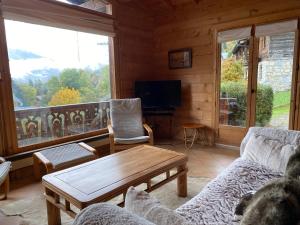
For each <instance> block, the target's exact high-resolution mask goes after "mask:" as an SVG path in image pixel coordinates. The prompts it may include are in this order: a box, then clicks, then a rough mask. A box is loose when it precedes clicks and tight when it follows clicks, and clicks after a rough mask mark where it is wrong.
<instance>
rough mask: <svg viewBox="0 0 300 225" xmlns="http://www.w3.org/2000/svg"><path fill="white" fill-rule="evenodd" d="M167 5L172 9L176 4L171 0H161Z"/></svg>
mask: <svg viewBox="0 0 300 225" xmlns="http://www.w3.org/2000/svg"><path fill="white" fill-rule="evenodd" d="M163 1H164V2H165V3H166V4H167V5H168V6H170V7H171V8H172V9H175V8H176V6H175V4H174V3H173V2H172V0H163Z"/></svg>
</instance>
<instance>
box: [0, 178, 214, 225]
mask: <svg viewBox="0 0 300 225" xmlns="http://www.w3.org/2000/svg"><path fill="white" fill-rule="evenodd" d="M209 181H210V179H209V178H193V177H188V196H187V197H186V198H180V197H178V196H177V181H176V180H173V181H172V182H170V183H167V184H165V185H164V186H162V187H160V188H158V189H156V190H155V191H153V192H151V195H153V196H155V197H156V198H157V199H159V200H160V202H161V203H162V204H163V205H165V206H167V207H168V208H170V209H176V208H178V207H179V206H180V205H182V204H184V203H185V202H187V201H188V200H190V199H191V198H192V197H194V196H195V195H197V194H198V193H199V192H200V191H201V190H202V188H203V187H204V186H205V185H206V184H207V183H208V182H209ZM139 188H143V187H142V186H141V187H139ZM120 198H121V197H117V198H115V199H113V200H111V201H110V202H111V203H112V204H115V203H117V202H118V201H120ZM0 209H1V211H2V212H3V213H4V214H6V215H17V216H19V217H21V218H22V219H23V220H24V222H26V223H23V224H28V225H47V211H46V204H45V200H44V197H43V195H42V193H41V194H39V195H37V196H36V197H34V198H28V199H22V200H19V201H14V202H11V203H8V204H5V205H1V206H0ZM61 217H62V224H63V225H71V224H72V222H73V219H72V218H71V217H69V216H68V215H66V214H65V213H63V212H62V213H61Z"/></svg>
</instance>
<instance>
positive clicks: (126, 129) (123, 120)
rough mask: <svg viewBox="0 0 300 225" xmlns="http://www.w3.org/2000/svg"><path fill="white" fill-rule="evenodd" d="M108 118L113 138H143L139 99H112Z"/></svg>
mask: <svg viewBox="0 0 300 225" xmlns="http://www.w3.org/2000/svg"><path fill="white" fill-rule="evenodd" d="M110 118H111V125H112V129H113V131H114V136H115V138H134V137H140V136H144V135H145V133H144V128H143V121H142V107H141V99H139V98H134V99H112V100H111V101H110Z"/></svg>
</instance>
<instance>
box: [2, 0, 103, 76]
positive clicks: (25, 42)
mask: <svg viewBox="0 0 300 225" xmlns="http://www.w3.org/2000/svg"><path fill="white" fill-rule="evenodd" d="M60 1H64V0H60ZM5 28H6V37H7V45H8V48H9V49H20V50H25V51H28V52H32V53H34V54H37V55H40V56H42V58H41V59H30V60H10V69H11V74H12V77H22V76H24V75H26V73H29V72H30V71H31V70H34V69H43V68H59V69H63V68H85V67H87V66H89V67H92V68H95V67H96V66H97V65H99V64H102V65H103V64H108V63H109V52H108V45H106V44H105V43H107V42H108V38H107V37H105V36H101V35H96V34H89V33H82V32H76V31H71V30H64V29H59V28H53V27H47V26H40V25H33V24H29V23H23V22H16V21H9V20H6V21H5Z"/></svg>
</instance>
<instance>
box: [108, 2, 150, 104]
mask: <svg viewBox="0 0 300 225" xmlns="http://www.w3.org/2000/svg"><path fill="white" fill-rule="evenodd" d="M114 7H115V10H116V14H115V16H116V30H117V36H118V42H119V45H118V58H119V62H118V64H119V65H118V69H119V71H118V75H117V76H116V83H118V85H119V95H118V97H119V98H128V97H133V96H134V81H136V80H141V79H148V78H150V77H151V75H152V74H153V71H154V68H153V67H154V65H153V46H154V41H153V29H154V21H153V18H152V17H151V16H150V15H148V14H147V13H145V11H144V10H141V8H138V7H133V6H132V5H130V4H129V5H128V4H126V3H123V4H122V3H116V4H115V5H114Z"/></svg>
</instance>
